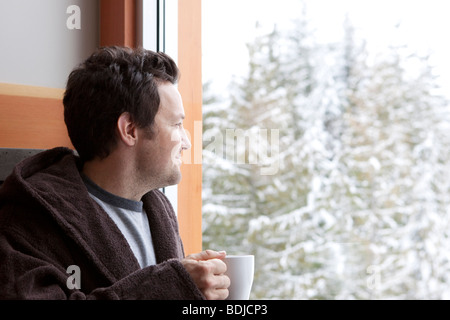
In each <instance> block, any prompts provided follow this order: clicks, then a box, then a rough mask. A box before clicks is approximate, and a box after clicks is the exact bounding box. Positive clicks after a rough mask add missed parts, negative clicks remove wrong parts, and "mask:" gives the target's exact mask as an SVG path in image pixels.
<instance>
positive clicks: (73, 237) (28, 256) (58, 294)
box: [0, 148, 204, 300]
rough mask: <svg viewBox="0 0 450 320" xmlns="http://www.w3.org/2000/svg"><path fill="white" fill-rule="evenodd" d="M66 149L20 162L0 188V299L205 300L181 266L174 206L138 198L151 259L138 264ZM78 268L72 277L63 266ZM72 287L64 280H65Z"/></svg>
mask: <svg viewBox="0 0 450 320" xmlns="http://www.w3.org/2000/svg"><path fill="white" fill-rule="evenodd" d="M78 162H79V159H78V157H76V156H75V155H73V153H72V151H71V150H69V149H66V148H56V149H52V150H49V151H45V152H43V153H40V154H38V155H36V156H33V157H31V158H28V159H26V160H24V161H22V162H21V163H19V164H18V165H17V166H16V168H15V169H14V171H13V173H12V174H11V175H10V176H9V177H8V178H7V179H6V181H5V183H4V184H3V185H2V186H1V187H0V299H159V300H166V299H180V300H181V299H204V296H203V295H202V293H201V292H200V291H199V289H198V288H197V286H196V285H195V284H194V282H193V280H192V278H191V277H190V275H189V274H188V272H187V271H186V269H185V268H184V267H183V265H182V264H181V262H180V259H182V258H183V245H182V242H181V239H180V237H179V233H178V224H177V219H176V216H175V214H174V211H173V208H172V206H171V205H170V203H169V201H168V200H167V198H166V197H165V195H164V194H163V193H161V192H160V191H158V190H153V191H151V192H149V193H148V194H146V195H145V196H144V197H143V199H142V201H143V203H144V208H145V210H146V212H147V214H148V218H149V223H150V228H151V233H152V238H153V239H152V240H153V244H154V247H155V254H156V259H157V265H155V266H150V267H146V268H143V269H141V268H140V266H139V263H138V262H137V260H136V258H135V257H134V255H133V252H132V251H131V249H130V247H129V245H128V243H127V241H126V239H125V237H124V236H123V235H122V233H121V232H120V230H119V229H118V228H117V226H116V225H115V223H114V222H113V221H112V220H111V219H110V218H109V216H108V214H107V213H106V212H104V211H103V210H102V208H101V207H100V206H99V205H97V203H96V202H95V201H93V200H92V199H91V198H90V196H89V194H88V191H87V189H86V187H85V185H84V184H83V181H82V179H81V177H80V173H79V164H78ZM71 265H75V266H78V267H79V271H80V272H79V274H78V275H79V276H80V279H81V283H80V284H81V287H80V289H76V288H74V289H73V287H74V286H73V284H74V283H75V282H73V281H71V280H70V279H69V277H71V278H72V279H76V278H75V277H76V276H78V275H76V274H72V271H71V270H70V269H69V272H68V267H69V266H71ZM68 279H69V281H71V282H70V283H71V284H72V285H68V284H67V280H68Z"/></svg>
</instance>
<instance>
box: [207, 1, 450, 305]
mask: <svg viewBox="0 0 450 320" xmlns="http://www.w3.org/2000/svg"><path fill="white" fill-rule="evenodd" d="M449 6H450V5H449V4H447V3H446V2H443V1H429V0H427V1H424V0H416V1H402V0H398V1H395V3H394V2H392V1H364V2H363V1H351V0H347V1H333V0H319V1H318V0H304V1H300V0H297V1H294V0H292V1H289V0H285V1H282V3H281V2H280V3H278V2H277V3H276V4H275V3H274V2H273V1H263V0H259V1H251V0H249V1H245V3H244V2H242V1H236V0H226V1H225V0H223V1H203V29H202V30H203V79H204V105H203V124H204V126H203V131H204V137H203V143H204V149H203V244H204V247H205V248H215V249H218V250H227V252H228V253H229V254H239V253H247V254H254V255H255V259H256V270H255V281H254V285H253V290H252V296H251V298H253V299H272V298H276V299H443V298H449V296H450V289H449V288H450V286H449V284H450V278H449V276H448V275H449V271H450V270H449V269H450V264H449V259H450V255H449V254H448V252H449V249H450V242H449V241H448V240H447V239H448V238H449V232H450V231H449V230H450V219H449V218H450V212H449V209H448V208H450V200H449V199H450V197H449V196H448V195H449V192H450V183H449V181H450V176H449V175H450V135H449V134H448V131H449V127H450V109H449V107H450V104H449V98H450V90H449V89H450V88H449V87H448V83H450V81H449V80H450V72H449V70H450V68H449V66H448V61H447V60H448V59H447V57H448V56H449V54H450V48H449V46H448V44H447V42H446V41H445V32H446V30H448V29H449V27H450V25H449V22H448V19H446V17H445V16H444V12H447V11H448V9H449ZM237 7H238V8H239V10H236V8H237ZM230 21H232V23H230ZM224 25H226V26H227V28H224V27H223V26H224Z"/></svg>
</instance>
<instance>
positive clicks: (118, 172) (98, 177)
mask: <svg viewBox="0 0 450 320" xmlns="http://www.w3.org/2000/svg"><path fill="white" fill-rule="evenodd" d="M82 172H83V174H85V175H86V176H87V177H88V178H89V179H91V180H92V181H93V182H94V183H95V184H97V185H98V186H99V187H100V188H102V189H103V190H106V191H108V192H109V193H112V194H114V195H116V196H119V197H122V198H125V199H129V200H134V201H140V200H141V198H142V196H143V195H144V194H145V192H144V193H142V192H139V191H138V189H139V186H137V185H136V184H135V182H136V179H134V176H133V172H131V166H128V165H127V164H126V162H124V161H121V160H120V159H116V158H115V157H114V156H113V155H110V156H108V157H107V158H105V159H101V160H100V159H98V158H96V159H94V160H92V161H88V162H86V163H85V164H84V166H83V169H82Z"/></svg>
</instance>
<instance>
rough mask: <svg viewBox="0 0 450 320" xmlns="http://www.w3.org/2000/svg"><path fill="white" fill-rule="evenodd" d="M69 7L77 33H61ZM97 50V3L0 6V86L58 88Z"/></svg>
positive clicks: (55, 0) (28, 1)
mask: <svg viewBox="0 0 450 320" xmlns="http://www.w3.org/2000/svg"><path fill="white" fill-rule="evenodd" d="M71 5H76V6H78V7H79V8H80V15H79V17H80V27H81V29H69V28H68V27H67V20H68V19H70V18H71V16H72V14H73V12H72V11H71V12H70V13H67V8H68V7H69V6H71ZM98 44H99V1H98V0H0V46H1V50H0V82H4V83H15V84H24V85H35V86H43V87H52V88H64V87H65V85H66V80H67V77H68V75H69V73H70V71H71V70H72V69H73V68H74V67H75V66H76V65H77V64H78V63H80V62H82V61H83V60H84V59H85V58H87V57H88V56H89V55H90V54H91V53H92V51H93V50H95V48H97V46H98Z"/></svg>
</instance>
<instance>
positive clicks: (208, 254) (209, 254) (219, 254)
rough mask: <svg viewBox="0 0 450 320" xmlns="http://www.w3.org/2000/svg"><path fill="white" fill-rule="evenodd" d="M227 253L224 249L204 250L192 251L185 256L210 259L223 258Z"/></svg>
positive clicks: (195, 258) (194, 258)
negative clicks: (192, 252)
mask: <svg viewBox="0 0 450 320" xmlns="http://www.w3.org/2000/svg"><path fill="white" fill-rule="evenodd" d="M226 255H227V253H226V252H225V251H214V250H205V251H202V252H199V253H194V254H191V255H189V256H187V257H186V258H188V259H193V260H210V259H223V258H225V256H226Z"/></svg>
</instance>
